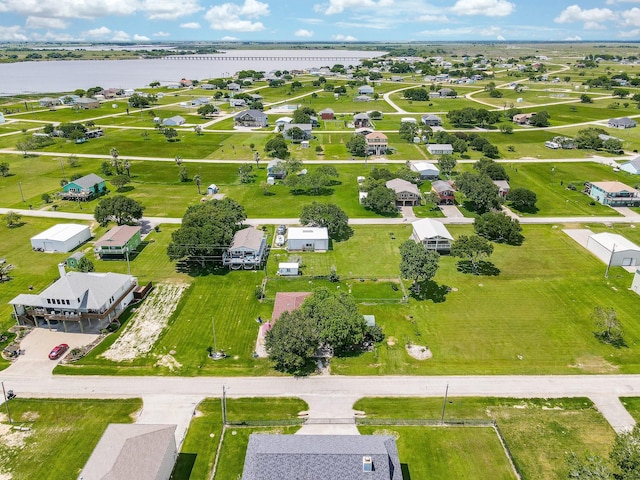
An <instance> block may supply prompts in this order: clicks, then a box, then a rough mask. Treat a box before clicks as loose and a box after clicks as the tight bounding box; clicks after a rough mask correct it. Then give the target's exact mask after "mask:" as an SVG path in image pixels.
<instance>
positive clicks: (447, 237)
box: [411, 218, 453, 253]
mask: <svg viewBox="0 0 640 480" xmlns="http://www.w3.org/2000/svg"><path fill="white" fill-rule="evenodd" d="M411 226H412V227H413V233H412V237H413V239H414V240H415V241H416V242H418V243H421V244H422V245H424V247H425V248H426V249H427V250H435V251H436V252H441V253H449V251H450V250H451V242H453V236H452V235H451V234H450V233H449V230H447V227H445V226H444V224H443V223H442V222H438V221H437V220H432V219H430V218H423V219H421V220H417V221H415V222H413V223H412V224H411Z"/></svg>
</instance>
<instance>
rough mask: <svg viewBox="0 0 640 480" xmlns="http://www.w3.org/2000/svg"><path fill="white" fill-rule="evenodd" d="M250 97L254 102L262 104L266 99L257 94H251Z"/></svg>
mask: <svg viewBox="0 0 640 480" xmlns="http://www.w3.org/2000/svg"><path fill="white" fill-rule="evenodd" d="M249 96H250V97H251V100H253V101H254V102H260V101H261V100H262V99H263V98H264V97H263V96H262V95H258V94H257V93H250V94H249Z"/></svg>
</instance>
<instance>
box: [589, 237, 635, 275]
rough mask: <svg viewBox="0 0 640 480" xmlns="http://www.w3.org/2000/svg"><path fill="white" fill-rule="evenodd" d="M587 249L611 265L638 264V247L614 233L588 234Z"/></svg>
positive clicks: (627, 265)
mask: <svg viewBox="0 0 640 480" xmlns="http://www.w3.org/2000/svg"><path fill="white" fill-rule="evenodd" d="M587 250H589V251H590V252H591V253H593V254H594V255H595V256H596V257H598V258H599V259H600V260H602V261H603V262H604V263H606V264H608V265H611V266H612V267H620V266H622V267H633V266H636V265H640V247H638V245H636V244H635V243H633V242H631V241H630V240H627V239H626V238H625V237H623V236H622V235H618V234H615V233H609V232H602V233H595V234H593V235H590V236H589V239H588V240H587Z"/></svg>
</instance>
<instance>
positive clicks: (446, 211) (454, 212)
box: [440, 205, 464, 218]
mask: <svg viewBox="0 0 640 480" xmlns="http://www.w3.org/2000/svg"><path fill="white" fill-rule="evenodd" d="M440 210H441V211H442V213H443V215H444V216H445V217H447V218H463V217H464V215H463V214H462V212H461V211H460V210H458V207H456V206H455V205H440Z"/></svg>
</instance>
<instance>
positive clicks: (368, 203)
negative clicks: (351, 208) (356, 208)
mask: <svg viewBox="0 0 640 480" xmlns="http://www.w3.org/2000/svg"><path fill="white" fill-rule="evenodd" d="M362 205H364V207H365V208H367V209H369V210H373V211H374V212H376V213H379V214H381V215H391V214H397V213H398V209H397V208H396V192H394V191H393V190H391V189H390V188H387V187H386V186H385V185H384V184H383V185H378V186H376V187H374V188H372V189H371V190H369V192H368V194H367V196H366V197H365V198H364V199H363V200H362Z"/></svg>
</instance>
